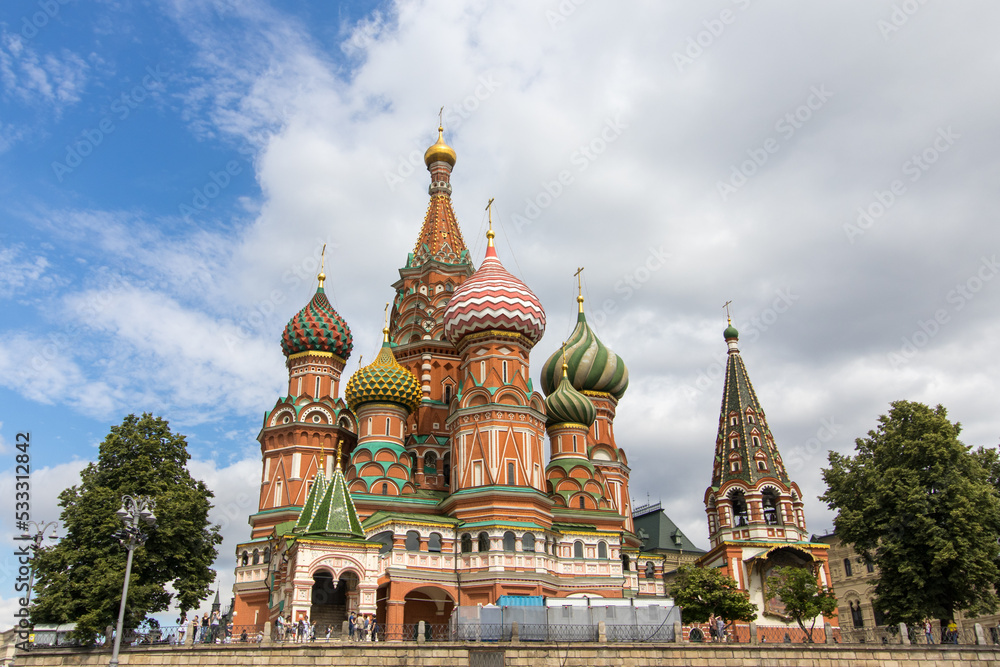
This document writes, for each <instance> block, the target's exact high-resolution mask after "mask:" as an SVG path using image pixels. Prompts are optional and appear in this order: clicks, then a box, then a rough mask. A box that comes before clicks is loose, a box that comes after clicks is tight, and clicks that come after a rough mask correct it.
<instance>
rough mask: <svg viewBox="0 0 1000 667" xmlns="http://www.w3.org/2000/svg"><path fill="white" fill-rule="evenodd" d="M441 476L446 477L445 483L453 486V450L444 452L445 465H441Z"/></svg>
mask: <svg viewBox="0 0 1000 667" xmlns="http://www.w3.org/2000/svg"><path fill="white" fill-rule="evenodd" d="M441 476H442V477H444V485H445V486H451V452H445V453H444V465H443V466H442V467H441Z"/></svg>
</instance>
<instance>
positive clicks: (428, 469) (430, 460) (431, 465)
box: [424, 452, 438, 475]
mask: <svg viewBox="0 0 1000 667" xmlns="http://www.w3.org/2000/svg"><path fill="white" fill-rule="evenodd" d="M437 460H438V457H437V454H435V453H434V452H427V453H426V454H424V474H425V475H436V474H437Z"/></svg>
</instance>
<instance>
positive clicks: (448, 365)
mask: <svg viewBox="0 0 1000 667" xmlns="http://www.w3.org/2000/svg"><path fill="white" fill-rule="evenodd" d="M455 160H456V156H455V151H454V150H453V149H452V148H451V147H450V146H449V145H448V144H446V143H445V141H444V129H443V128H442V127H438V138H437V142H435V143H434V144H433V145H432V146H431V147H430V148H428V149H427V152H426V153H425V154H424V163H425V164H426V165H427V170H428V171H429V172H430V177H431V184H430V187H429V188H428V193H429V194H430V202H429V203H428V205H427V212H426V213H425V215H424V221H423V224H422V225H421V227H420V233H419V234H418V236H417V242H416V245H415V246H414V248H413V252H411V253H410V254H409V256H408V257H407V259H406V266H404V267H403V268H401V269H399V280H398V281H396V282H395V283H394V284H393V288H395V290H396V296H395V299H394V301H393V304H392V313H391V315H390V318H389V337H390V340H391V341H392V342H393V343H394V344H395V347H394V348H393V351H394V353H395V357H396V359H397V360H399V363H400V364H402V365H403V366H404V367H405V368H407V369H408V370H409V371H410V372H412V373H413V374H414V375H415V376H416V377H417V378H418V379H419V381H420V402H419V405H418V406H417V408H416V409H415V410H414V411H413V413H412V414H411V415H410V417H409V418H408V420H407V428H406V433H407V435H406V443H405V446H406V449H407V451H409V452H410V454H411V456H412V457H413V459H414V468H413V471H414V472H413V479H412V482H413V484H414V485H416V486H417V487H419V488H424V489H428V490H440V491H448V490H449V489H450V487H451V454H450V451H449V447H448V437H449V434H448V431H447V430H446V428H445V422H446V420H447V417H448V407H449V404H450V403H451V401H452V399H453V397H454V396H455V394H456V392H457V389H458V366H459V362H460V360H459V356H458V351H457V350H456V349H455V347H454V346H453V345H452V344H451V343H450V342H449V341H448V340H447V338H446V337H445V335H444V309H445V306H446V305H447V303H448V300H449V299H450V298H451V295H452V294H453V293H454V291H455V289H457V288H458V286H459V285H461V284H462V283H463V282H464V281H465V280H466V279H467V278H468V277H469V276H471V275H472V273H473V270H474V269H473V266H472V260H471V259H470V257H469V251H468V249H467V248H466V247H465V241H463V240H462V231H461V229H459V226H458V219H457V218H456V217H455V211H454V209H453V208H452V205H451V171H452V168H454V166H455Z"/></svg>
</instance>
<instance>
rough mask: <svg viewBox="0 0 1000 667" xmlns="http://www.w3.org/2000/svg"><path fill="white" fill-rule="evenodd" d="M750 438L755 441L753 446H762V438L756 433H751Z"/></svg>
mask: <svg viewBox="0 0 1000 667" xmlns="http://www.w3.org/2000/svg"><path fill="white" fill-rule="evenodd" d="M750 439H751V440H752V441H753V446H754V447H760V438H758V437H757V436H755V435H751V436H750Z"/></svg>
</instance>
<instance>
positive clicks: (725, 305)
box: [722, 299, 733, 324]
mask: <svg viewBox="0 0 1000 667" xmlns="http://www.w3.org/2000/svg"><path fill="white" fill-rule="evenodd" d="M732 302H733V301H732V299H730V300H729V301H727V302H725V303H724V304H722V307H723V308H725V309H726V321H727V322H728V323H729V324H732V323H733V319H732V318H731V317H730V316H729V304H731V303H732Z"/></svg>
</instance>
